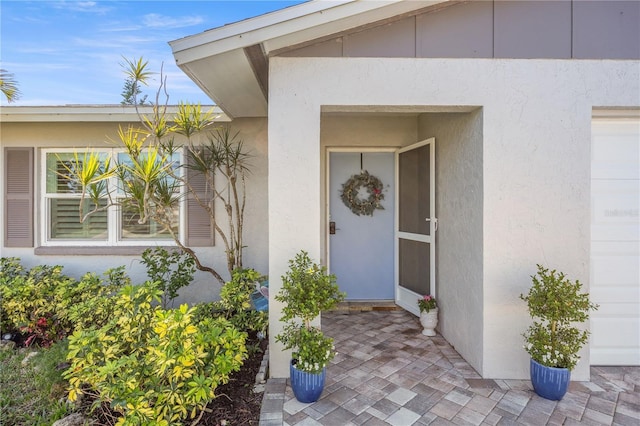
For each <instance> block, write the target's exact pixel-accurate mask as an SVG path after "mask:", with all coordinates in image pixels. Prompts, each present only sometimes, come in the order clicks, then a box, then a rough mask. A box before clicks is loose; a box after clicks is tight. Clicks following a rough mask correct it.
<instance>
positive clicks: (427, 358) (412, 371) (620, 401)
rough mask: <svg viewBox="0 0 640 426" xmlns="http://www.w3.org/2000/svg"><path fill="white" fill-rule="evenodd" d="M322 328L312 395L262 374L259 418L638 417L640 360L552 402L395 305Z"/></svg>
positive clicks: (584, 420) (588, 420) (599, 372)
mask: <svg viewBox="0 0 640 426" xmlns="http://www.w3.org/2000/svg"><path fill="white" fill-rule="evenodd" d="M322 327H323V330H324V331H325V333H326V334H328V335H329V336H331V337H333V338H334V340H335V346H336V350H337V351H338V355H337V356H336V357H335V359H334V360H333V361H332V364H331V365H330V367H329V368H328V369H327V379H326V384H325V389H324V392H323V394H322V396H321V398H320V400H319V401H317V402H315V403H312V404H302V403H300V402H298V401H297V400H296V399H295V397H294V396H293V392H292V391H291V387H290V386H289V385H288V382H287V380H286V379H269V380H268V382H267V386H266V390H265V395H264V399H263V404H262V411H261V413H260V425H264V426H270V425H290V426H293V425H329V426H333V425H335V426H338V425H339V426H342V425H397V426H405V425H427V424H430V425H448V424H456V425H481V424H482V425H498V424H499V425H512V424H513V425H515V424H518V425H520V424H522V425H544V424H550V425H574V424H584V425H612V424H615V425H633V426H637V425H639V424H640V367H592V368H591V381H590V382H572V383H571V385H570V388H569V392H568V393H567V394H566V395H565V397H564V398H563V399H562V401H559V402H556V401H549V400H546V399H544V398H540V397H538V396H537V395H536V394H535V393H534V392H533V390H532V388H531V383H530V382H529V381H528V380H487V379H482V378H481V377H480V376H479V375H478V374H477V373H476V372H475V371H474V370H473V368H471V367H470V366H469V364H467V362H466V361H465V360H464V359H463V358H462V357H461V356H460V355H459V354H458V353H457V352H456V351H455V350H454V349H453V348H452V347H451V346H450V345H449V344H448V343H447V342H446V340H444V338H442V337H441V336H440V335H438V336H436V337H426V336H423V335H422V334H421V333H420V331H421V326H420V323H419V321H418V319H417V318H416V317H415V316H413V315H411V314H410V313H408V312H406V311H403V310H394V311H377V310H371V311H364V312H354V311H333V312H328V313H324V314H323V315H322Z"/></svg>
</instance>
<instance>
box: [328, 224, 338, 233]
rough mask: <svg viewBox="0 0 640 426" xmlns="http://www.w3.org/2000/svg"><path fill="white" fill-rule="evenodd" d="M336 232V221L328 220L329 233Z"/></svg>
mask: <svg viewBox="0 0 640 426" xmlns="http://www.w3.org/2000/svg"><path fill="white" fill-rule="evenodd" d="M335 233H336V223H335V222H329V235H333V234H335Z"/></svg>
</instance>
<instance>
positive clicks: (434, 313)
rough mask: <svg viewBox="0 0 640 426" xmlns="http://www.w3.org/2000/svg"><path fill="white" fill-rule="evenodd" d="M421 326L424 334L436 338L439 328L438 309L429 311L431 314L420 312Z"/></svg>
mask: <svg viewBox="0 0 640 426" xmlns="http://www.w3.org/2000/svg"><path fill="white" fill-rule="evenodd" d="M420 324H422V327H423V328H424V329H423V330H422V334H424V335H425V336H435V335H436V330H435V328H436V327H437V326H438V308H433V309H429V312H420Z"/></svg>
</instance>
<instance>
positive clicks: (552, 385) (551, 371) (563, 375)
mask: <svg viewBox="0 0 640 426" xmlns="http://www.w3.org/2000/svg"><path fill="white" fill-rule="evenodd" d="M530 373H531V384H532V385H533V390H535V391H536V393H537V394H538V395H540V396H541V397H543V398H546V399H550V400H552V401H559V400H561V399H562V397H563V396H564V394H565V393H567V388H568V387H569V381H570V380H571V370H569V369H566V368H554V367H546V366H544V365H542V364H540V363H538V362H536V361H534V360H533V359H532V360H531V362H530Z"/></svg>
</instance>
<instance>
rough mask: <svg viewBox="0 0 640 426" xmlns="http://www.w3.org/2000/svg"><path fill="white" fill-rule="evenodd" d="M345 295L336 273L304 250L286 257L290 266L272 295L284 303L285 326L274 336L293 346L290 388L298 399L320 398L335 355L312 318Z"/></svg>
mask: <svg viewBox="0 0 640 426" xmlns="http://www.w3.org/2000/svg"><path fill="white" fill-rule="evenodd" d="M344 298H345V294H344V293H342V292H341V291H340V289H339V288H338V285H337V284H336V277H335V275H333V274H331V275H330V274H328V273H327V268H326V267H324V266H320V265H318V264H316V263H314V262H313V261H312V260H311V259H310V258H309V255H308V253H307V252H305V251H300V252H299V253H298V254H297V255H296V256H295V257H294V258H293V259H291V260H289V269H288V270H287V272H286V274H285V275H283V276H282V288H281V289H280V291H279V292H278V294H277V295H276V296H275V299H276V300H277V301H279V302H282V303H284V304H285V306H284V307H283V308H282V313H283V315H282V318H281V319H280V320H281V321H283V322H284V323H285V326H284V329H283V331H282V332H281V333H280V334H278V335H277V336H276V340H277V341H279V342H281V343H282V344H283V345H284V347H285V349H291V350H292V360H291V364H290V370H289V371H290V380H291V388H292V389H293V393H294V395H295V396H296V399H298V401H300V402H314V401H317V400H318V399H319V398H320V395H321V394H322V390H323V389H324V378H325V374H326V366H327V364H328V363H329V361H331V360H332V359H333V357H334V356H335V349H334V347H333V339H332V338H330V337H328V336H325V335H324V334H323V333H322V331H321V330H320V329H319V328H318V327H315V326H313V325H311V321H313V319H314V318H316V317H317V316H318V315H320V312H322V311H324V310H328V309H332V308H334V307H335V306H336V305H337V304H338V303H339V302H341V301H342V300H344Z"/></svg>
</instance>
